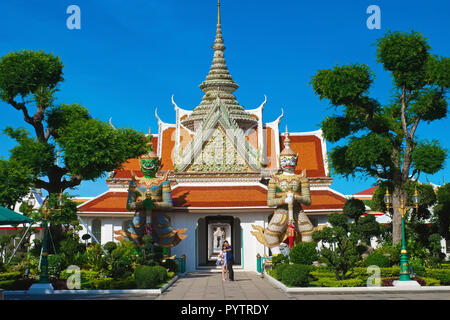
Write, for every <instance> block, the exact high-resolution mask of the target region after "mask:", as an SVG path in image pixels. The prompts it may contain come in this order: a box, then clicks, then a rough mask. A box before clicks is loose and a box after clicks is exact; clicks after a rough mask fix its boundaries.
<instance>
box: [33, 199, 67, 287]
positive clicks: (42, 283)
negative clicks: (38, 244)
mask: <svg viewBox="0 0 450 320" xmlns="http://www.w3.org/2000/svg"><path fill="white" fill-rule="evenodd" d="M62 207H63V195H62V193H60V194H59V198H58V201H57V208H56V209H53V210H62ZM40 210H41V212H42V216H43V218H44V219H43V221H42V224H43V226H44V237H43V239H42V250H41V263H40V272H39V282H38V283H36V284H33V285H32V286H31V287H30V289H29V290H28V292H29V293H37V294H42V293H52V292H53V286H52V285H51V283H50V277H49V276H48V250H47V240H48V233H49V230H48V218H49V216H50V213H51V211H52V209H51V208H49V207H48V198H47V199H45V201H44V203H43V204H42V206H41V208H40Z"/></svg>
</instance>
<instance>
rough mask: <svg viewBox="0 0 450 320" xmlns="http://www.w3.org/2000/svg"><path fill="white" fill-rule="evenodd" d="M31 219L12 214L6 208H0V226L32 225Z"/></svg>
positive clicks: (12, 212) (15, 213)
mask: <svg viewBox="0 0 450 320" xmlns="http://www.w3.org/2000/svg"><path fill="white" fill-rule="evenodd" d="M32 222H33V219H30V218H28V217H27V216H24V215H23V214H19V213H17V212H14V211H12V210H10V209H8V208H5V207H2V206H0V225H5V224H19V223H32Z"/></svg>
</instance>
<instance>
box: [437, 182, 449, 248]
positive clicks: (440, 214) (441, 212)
mask: <svg viewBox="0 0 450 320" xmlns="http://www.w3.org/2000/svg"><path fill="white" fill-rule="evenodd" d="M436 198H437V204H436V206H435V207H434V213H435V214H436V216H437V221H438V226H439V227H438V230H439V234H440V235H441V236H442V237H443V238H445V239H447V240H450V183H446V184H444V185H442V186H441V187H440V188H439V189H438V190H437V192H436Z"/></svg>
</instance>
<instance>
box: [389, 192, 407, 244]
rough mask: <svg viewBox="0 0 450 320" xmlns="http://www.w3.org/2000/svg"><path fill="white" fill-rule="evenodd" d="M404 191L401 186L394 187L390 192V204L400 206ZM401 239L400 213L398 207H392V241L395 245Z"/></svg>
mask: <svg viewBox="0 0 450 320" xmlns="http://www.w3.org/2000/svg"><path fill="white" fill-rule="evenodd" d="M405 195H406V192H405V191H404V190H403V188H402V186H396V187H394V192H393V194H392V206H393V207H400V205H401V199H402V198H403V199H404V198H405ZM401 241H402V214H401V212H400V210H399V209H394V214H393V215H392V243H393V244H394V245H396V244H397V243H399V242H401Z"/></svg>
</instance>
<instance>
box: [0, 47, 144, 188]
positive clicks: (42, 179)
mask: <svg viewBox="0 0 450 320" xmlns="http://www.w3.org/2000/svg"><path fill="white" fill-rule="evenodd" d="M63 67H64V66H63V63H62V62H61V60H60V58H59V57H55V56H54V55H53V54H51V53H50V54H48V53H45V52H43V51H31V50H23V51H21V52H11V53H8V54H7V55H5V56H3V57H2V58H1V59H0V99H1V100H3V101H4V102H6V103H8V104H9V105H11V106H12V107H14V108H16V109H17V110H18V111H20V112H22V114H23V116H24V121H25V122H26V123H27V124H29V125H31V127H32V129H33V131H34V135H35V137H32V136H30V133H29V132H28V130H26V129H24V128H12V127H7V128H6V129H5V130H4V132H5V133H6V134H7V135H8V136H10V137H11V138H13V139H15V140H16V141H17V142H18V145H17V146H16V147H14V148H13V149H12V150H11V157H10V160H11V161H12V162H15V163H18V164H19V165H20V166H22V167H24V168H27V169H29V170H31V173H32V175H33V179H32V184H33V186H34V187H36V188H42V189H45V190H47V191H48V192H49V193H50V194H53V193H60V192H63V191H64V190H66V189H68V188H73V187H75V186H78V185H79V184H80V183H81V182H82V181H83V180H95V179H96V178H99V177H101V176H103V175H104V174H105V172H106V171H112V170H114V169H116V168H117V167H119V166H120V165H121V164H122V163H124V162H125V161H126V160H127V159H129V158H134V157H137V156H139V155H141V154H143V153H145V151H146V150H145V141H144V140H145V139H144V134H143V133H139V132H137V131H135V130H133V129H127V128H125V129H122V128H121V129H114V128H112V126H109V125H108V124H107V123H105V122H102V121H100V120H97V119H94V118H93V117H92V116H91V115H90V113H89V111H88V110H87V109H86V108H85V107H83V106H81V105H79V104H76V103H74V104H61V105H54V100H55V94H56V92H57V90H58V85H59V84H60V83H61V82H62V81H63Z"/></svg>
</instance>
